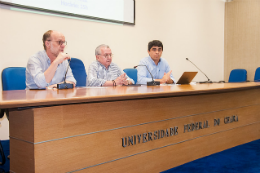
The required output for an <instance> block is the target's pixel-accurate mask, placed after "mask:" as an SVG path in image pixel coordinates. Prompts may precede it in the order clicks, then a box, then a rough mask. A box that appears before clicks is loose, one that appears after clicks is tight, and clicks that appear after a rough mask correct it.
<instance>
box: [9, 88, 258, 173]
mask: <svg viewBox="0 0 260 173" xmlns="http://www.w3.org/2000/svg"><path fill="white" fill-rule="evenodd" d="M259 95H260V94H259V91H258V89H252V90H244V91H235V92H227V93H218V94H204V95H193V96H182V97H168V98H152V99H137V100H125V101H114V102H102V103H86V104H75V105H63V106H54V107H43V108H34V109H28V110H23V111H11V116H10V123H11V124H10V128H11V129H10V136H11V148H15V149H14V151H13V152H12V153H11V158H19V156H22V154H23V155H26V157H25V158H27V159H32V158H31V156H28V155H27V154H26V152H24V153H21V152H20V149H19V148H16V147H15V145H17V144H18V142H15V141H19V140H24V141H27V142H19V145H20V146H21V147H22V148H23V147H29V148H30V150H33V151H34V154H33V155H34V157H35V158H34V159H33V160H34V162H32V161H31V160H30V161H29V162H28V163H31V164H34V165H33V166H34V167H35V172H39V173H40V172H46V171H48V172H55V173H56V172H70V171H76V170H78V171H79V170H81V169H84V170H82V172H88V171H92V172H110V171H109V170H110V169H112V168H113V167H115V168H116V169H117V171H119V170H121V171H126V172H133V169H130V168H132V167H135V169H138V171H137V172H146V171H147V172H148V171H155V172H158V171H163V170H166V169H169V168H171V167H174V166H177V165H180V164H182V163H185V162H188V161H191V160H194V159H197V158H200V157H203V156H206V155H209V154H212V153H215V152H218V151H221V150H224V149H227V148H230V147H233V146H236V145H239V144H242V143H245V142H249V141H252V140H255V139H258V138H259V136H260V131H259V122H260V116H259V112H260V107H259V98H260V97H259ZM32 115H33V116H32ZM232 116H237V117H238V121H234V122H232V123H227V124H225V123H224V118H225V117H232ZM11 118H12V119H11ZM214 119H219V120H220V121H219V122H220V124H219V125H216V126H214ZM27 121H28V122H31V121H33V122H34V123H33V125H28V124H25V125H24V126H20V129H16V128H15V126H13V124H17V122H27ZM206 121H208V125H209V127H208V128H206V127H205V128H201V129H198V130H194V131H190V132H187V130H186V132H185V133H184V125H186V124H190V123H196V122H201V123H202V124H204V122H206ZM12 123H13V124H12ZM202 126H203V125H202ZM32 127H33V128H34V132H29V130H28V129H31V128H32ZM174 127H178V134H173V135H172V136H170V135H169V136H168V137H163V138H160V139H154V132H155V131H158V130H160V132H161V130H164V133H166V129H168V131H170V130H169V129H170V128H174ZM185 127H187V126H185ZM24 132H28V133H27V134H28V136H25V135H24ZM149 132H151V133H152V134H153V136H152V140H151V138H149V139H150V140H149V141H146V142H143V141H142V140H143V137H142V140H141V142H140V143H139V142H138V141H136V142H133V143H134V145H132V144H131V143H129V144H130V145H129V146H128V143H127V146H126V147H123V146H122V138H124V137H131V136H134V135H136V136H137V135H140V134H141V135H142V134H143V135H145V134H147V135H149V134H148V133H149ZM161 133H162V132H161ZM247 133H248V134H247ZM249 133H250V134H249ZM147 138H148V137H147ZM157 138H159V137H158V132H157ZM220 139H221V141H220ZM222 140H223V141H222ZM144 141H145V140H144ZM225 141H226V142H225ZM30 142H32V143H33V144H34V145H32V144H30ZM209 146H210V147H209ZM211 146H212V147H211ZM17 151H18V152H17ZM192 151H193V152H195V153H197V154H195V155H192V156H190V155H189V154H188V153H189V152H192ZM180 153H182V154H180ZM12 155H14V156H12ZM176 156H178V157H176ZM156 157H158V158H156ZM175 157H176V158H175ZM21 158H22V157H21ZM158 160H172V161H165V163H161V161H159V162H158ZM18 163H23V162H19V161H18ZM159 163H160V164H159ZM158 164H159V165H158ZM160 165H161V166H160ZM154 166H156V167H158V168H156V169H155V168H154ZM99 167H100V168H99ZM20 168H21V167H19V165H17V164H15V165H14V164H12V162H11V170H12V171H14V172H19V170H20ZM85 168H86V169H85ZM127 168H129V169H127ZM102 170H103V171H102ZM104 170H106V171H104ZM111 172H115V170H111Z"/></svg>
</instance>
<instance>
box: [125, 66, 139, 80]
mask: <svg viewBox="0 0 260 173" xmlns="http://www.w3.org/2000/svg"><path fill="white" fill-rule="evenodd" d="M124 72H125V73H126V75H127V76H128V77H130V78H132V79H133V80H134V81H135V84H136V82H137V69H135V68H126V69H124Z"/></svg>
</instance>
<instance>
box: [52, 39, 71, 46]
mask: <svg viewBox="0 0 260 173" xmlns="http://www.w3.org/2000/svg"><path fill="white" fill-rule="evenodd" d="M47 41H52V40H47ZM54 42H57V43H58V44H59V45H60V46H61V45H63V44H64V45H65V46H66V45H67V41H54Z"/></svg>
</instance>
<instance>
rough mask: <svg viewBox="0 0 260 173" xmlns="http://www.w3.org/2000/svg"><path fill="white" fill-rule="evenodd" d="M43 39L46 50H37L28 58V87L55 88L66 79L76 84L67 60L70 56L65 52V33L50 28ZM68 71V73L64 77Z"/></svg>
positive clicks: (67, 81)
mask: <svg viewBox="0 0 260 173" xmlns="http://www.w3.org/2000/svg"><path fill="white" fill-rule="evenodd" d="M42 41H43V47H44V50H43V51H39V52H37V53H36V54H35V55H33V56H32V57H31V58H30V59H29V60H28V63H27V67H26V88H27V89H41V88H47V87H50V88H54V87H57V84H58V83H61V82H63V81H64V80H65V81H66V83H72V84H74V86H75V84H76V80H75V78H74V77H73V74H72V71H71V69H70V67H69V64H68V61H67V60H68V59H70V56H69V55H68V54H66V53H64V48H65V46H66V45H67V42H66V41H65V37H64V35H63V34H62V33H60V32H58V31H53V30H49V31H47V32H45V33H44V35H43V38H42ZM66 71H67V75H66V79H64V78H65V73H66Z"/></svg>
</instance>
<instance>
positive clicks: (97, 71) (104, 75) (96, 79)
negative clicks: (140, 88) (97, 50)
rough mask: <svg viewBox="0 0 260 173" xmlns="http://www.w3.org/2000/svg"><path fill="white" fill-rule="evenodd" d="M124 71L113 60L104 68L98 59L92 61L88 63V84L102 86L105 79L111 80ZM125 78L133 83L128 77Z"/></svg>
mask: <svg viewBox="0 0 260 173" xmlns="http://www.w3.org/2000/svg"><path fill="white" fill-rule="evenodd" d="M122 74H124V72H123V71H122V70H121V69H120V68H119V67H118V66H117V65H116V64H115V63H113V62H111V64H110V65H109V67H108V68H106V67H105V66H104V65H103V64H101V63H100V62H98V61H94V62H92V63H91V64H90V66H89V69H88V82H87V84H88V86H96V87H97V86H102V85H104V83H106V81H112V80H115V79H116V78H118V77H119V76H120V75H122ZM126 77H127V80H129V81H131V82H132V83H133V84H134V80H133V79H131V78H129V77H128V76H127V75H126Z"/></svg>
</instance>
